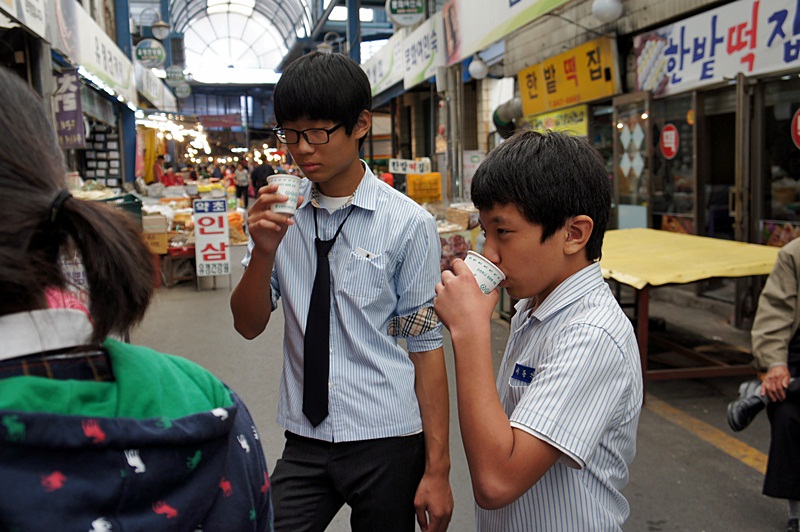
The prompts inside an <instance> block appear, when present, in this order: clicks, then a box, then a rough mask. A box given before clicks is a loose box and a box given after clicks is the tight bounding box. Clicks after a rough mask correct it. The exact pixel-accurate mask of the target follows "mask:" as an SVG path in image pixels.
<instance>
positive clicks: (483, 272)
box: [464, 251, 506, 294]
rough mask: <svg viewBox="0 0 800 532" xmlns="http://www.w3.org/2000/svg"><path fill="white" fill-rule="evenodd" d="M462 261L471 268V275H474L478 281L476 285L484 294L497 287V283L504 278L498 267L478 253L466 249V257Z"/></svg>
mask: <svg viewBox="0 0 800 532" xmlns="http://www.w3.org/2000/svg"><path fill="white" fill-rule="evenodd" d="M464 262H465V263H466V264H467V266H469V269H470V270H472V275H474V276H475V279H476V280H477V281H478V286H480V287H481V290H482V291H483V293H484V294H488V293H489V292H491V291H492V290H494V289H495V288H497V285H499V284H500V283H502V282H503V280H504V279H505V278H506V276H505V274H504V273H503V272H502V271H500V268H498V267H497V266H495V265H494V264H492V263H491V261H490V260H489V259H487V258H486V257H484V256H483V255H481V254H480V253H475V252H474V251H467V257H466V258H465V259H464Z"/></svg>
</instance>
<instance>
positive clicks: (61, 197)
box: [50, 190, 72, 224]
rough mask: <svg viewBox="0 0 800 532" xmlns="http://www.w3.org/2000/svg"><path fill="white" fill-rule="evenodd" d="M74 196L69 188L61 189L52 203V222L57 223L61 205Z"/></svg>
mask: <svg viewBox="0 0 800 532" xmlns="http://www.w3.org/2000/svg"><path fill="white" fill-rule="evenodd" d="M70 198H72V194H70V193H69V191H68V190H60V191H59V192H58V194H56V197H55V198H53V203H51V204H50V223H51V224H55V223H56V220H58V215H59V214H60V212H61V206H62V205H64V202H65V201H67V200H68V199H70Z"/></svg>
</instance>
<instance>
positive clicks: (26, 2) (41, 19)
mask: <svg viewBox="0 0 800 532" xmlns="http://www.w3.org/2000/svg"><path fill="white" fill-rule="evenodd" d="M48 3H49V2H48ZM45 9H48V6H46V5H45V0H0V12H4V13H6V14H7V15H8V16H10V17H11V18H13V19H15V20H16V21H17V22H19V23H20V24H21V25H22V26H23V27H25V28H27V29H29V30H30V31H32V32H33V33H35V34H36V35H38V36H39V37H41V38H42V39H47V11H45Z"/></svg>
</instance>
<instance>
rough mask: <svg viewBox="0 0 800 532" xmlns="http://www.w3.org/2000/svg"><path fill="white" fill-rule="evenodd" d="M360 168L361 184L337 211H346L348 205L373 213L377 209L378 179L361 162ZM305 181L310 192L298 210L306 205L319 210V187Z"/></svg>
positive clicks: (364, 163)
mask: <svg viewBox="0 0 800 532" xmlns="http://www.w3.org/2000/svg"><path fill="white" fill-rule="evenodd" d="M361 166H362V167H363V168H364V176H363V177H362V178H361V182H360V183H359V184H358V187H356V190H355V192H353V195H352V196H350V198H349V199H348V200H347V203H345V204H344V205H342V206H341V207H339V209H346V208H347V207H349V206H350V205H355V206H356V207H360V208H362V209H366V210H368V211H374V210H375V209H376V208H377V206H378V178H376V177H375V174H373V173H372V170H370V169H369V166H368V165H367V163H366V162H364V161H363V160H362V161H361ZM307 181H308V184H307V185H306V186H307V187H308V189H310V190H311V194H309V195H308V199H306V200H304V202H303V204H302V205H301V206H300V208H301V209H302V208H303V207H305V206H306V205H308V204H311V205H313V206H314V207H315V208H317V209H319V208H320V204H319V197H320V194H321V193H320V191H319V186H318V185H317V183H312V182H311V181H310V180H307ZM308 189H307V190H308Z"/></svg>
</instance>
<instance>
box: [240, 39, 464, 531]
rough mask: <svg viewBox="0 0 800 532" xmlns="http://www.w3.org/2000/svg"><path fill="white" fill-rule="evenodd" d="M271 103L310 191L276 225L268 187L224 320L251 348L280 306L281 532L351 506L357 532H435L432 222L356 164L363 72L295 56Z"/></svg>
mask: <svg viewBox="0 0 800 532" xmlns="http://www.w3.org/2000/svg"><path fill="white" fill-rule="evenodd" d="M273 98H274V102H275V117H276V119H277V122H278V127H276V128H275V134H276V135H277V137H278V139H279V140H280V141H281V142H283V143H285V144H286V146H287V149H288V150H289V152H290V154H291V155H292V158H293V159H294V162H295V163H296V164H297V166H298V167H299V168H300V169H301V170H302V172H303V174H304V175H305V177H306V178H307V179H304V180H303V182H302V184H301V189H300V198H299V199H298V209H297V212H296V213H295V215H294V217H293V218H290V217H287V216H284V215H281V214H277V213H274V212H272V211H271V210H270V206H271V205H272V204H274V203H278V202H281V201H285V200H286V199H287V198H286V196H283V195H278V194H277V193H276V188H277V187H276V186H275V185H268V186H266V187H264V188H262V189H261V191H260V193H259V196H258V198H257V200H256V202H255V204H254V205H253V207H252V208H251V209H250V211H249V214H248V220H247V223H248V227H249V230H250V238H251V240H250V244H249V247H248V253H247V255H246V256H245V259H244V261H243V265H244V266H245V271H244V274H243V275H242V279H241V281H240V283H239V284H238V286H237V287H236V289H235V290H234V291H233V294H232V296H231V310H232V311H233V316H234V326H235V328H236V330H237V331H238V332H239V333H240V334H241V335H242V336H244V337H245V338H248V339H252V338H255V337H256V336H258V335H259V334H261V332H263V331H264V329H265V328H266V326H267V323H268V322H269V320H270V316H271V314H272V312H273V311H274V310H275V309H276V308H277V305H278V302H279V301H280V302H282V304H283V314H284V321H285V323H284V365H283V376H282V381H281V392H280V404H279V407H278V423H280V424H281V425H282V426H283V427H284V428H285V429H286V445H285V447H284V451H283V455H282V458H281V459H280V460H278V462H277V464H276V466H275V470H274V472H273V473H272V475H270V476H271V480H272V487H273V500H274V503H275V509H276V512H275V514H276V515H275V528H276V530H278V531H281V530H286V531H296V530H324V529H325V527H326V526H327V525H328V523H329V522H330V521H331V520H332V519H333V517H334V516H335V515H336V513H337V512H338V511H339V509H340V508H341V507H342V505H343V504H348V505H349V506H350V507H351V510H352V511H351V526H352V528H353V530H356V531H359V530H364V531H367V530H381V531H395V530H396V531H409V532H411V531H413V530H414V515H415V514H416V519H417V521H418V522H419V524H420V527H421V529H422V530H425V531H431V532H433V531H443V530H445V529H446V528H447V525H448V523H449V520H450V515H451V513H452V509H453V498H452V494H451V491H450V484H449V478H448V477H449V470H450V457H449V446H448V425H449V400H448V393H447V377H446V372H445V365H444V354H443V350H442V332H441V324H440V323H439V322H438V319H437V318H436V315H435V313H434V311H433V297H434V295H435V294H434V286H435V285H436V282H437V280H438V278H439V275H440V273H439V257H440V254H441V249H440V245H439V237H438V234H437V231H436V224H435V221H434V219H433V217H431V216H430V214H428V213H427V212H426V211H425V210H424V209H422V208H421V207H420V206H419V205H417V204H416V203H415V202H413V201H412V200H410V199H409V198H408V197H406V196H404V195H403V194H401V193H399V192H397V191H396V190H394V189H392V188H391V187H389V186H387V185H386V184H385V183H383V182H381V181H380V180H379V179H377V178H376V177H375V176H374V175H373V174H372V172H371V171H370V169H369V167H368V166H367V165H366V164H365V163H364V162H363V161H361V160H360V158H359V150H360V148H361V145H362V144H363V142H364V138H365V136H366V135H367V133H368V132H369V129H370V125H371V114H370V109H371V107H372V97H371V90H370V85H369V80H368V79H367V76H366V74H365V73H364V71H363V70H362V69H361V67H360V66H359V65H358V64H357V63H355V62H354V61H352V60H350V59H349V58H347V57H346V56H344V55H341V54H324V53H319V52H314V53H311V54H308V55H306V56H303V57H301V58H300V59H298V60H296V61H295V62H293V63H292V64H291V65H290V66H289V67H288V68H287V69H286V71H285V72H284V73H283V75H282V76H281V79H280V81H279V82H278V84H277V85H276V87H275V92H274V96H273ZM401 337H403V338H405V341H406V344H407V349H408V352H406V350H404V349H403V348H402V347H401V346H400V345H399V344H398V338H401Z"/></svg>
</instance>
